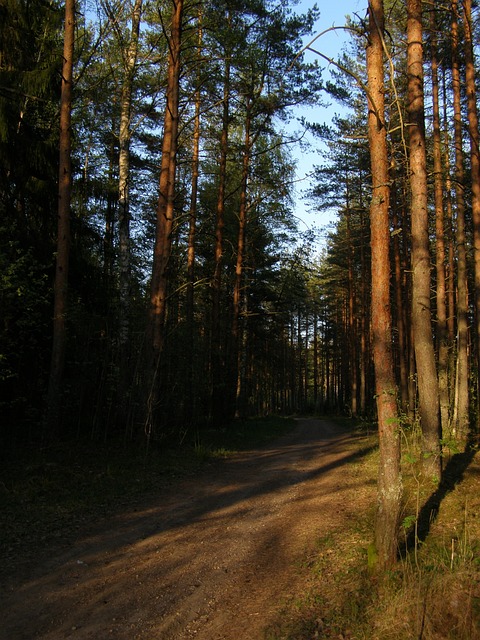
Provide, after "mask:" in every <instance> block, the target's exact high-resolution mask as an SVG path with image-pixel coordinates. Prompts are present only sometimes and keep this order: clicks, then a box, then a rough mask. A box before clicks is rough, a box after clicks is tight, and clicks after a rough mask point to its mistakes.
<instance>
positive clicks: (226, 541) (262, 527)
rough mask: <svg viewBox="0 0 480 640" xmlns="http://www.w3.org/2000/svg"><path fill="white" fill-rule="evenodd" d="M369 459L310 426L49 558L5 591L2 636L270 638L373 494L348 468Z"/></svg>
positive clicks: (341, 436)
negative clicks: (322, 543) (321, 542)
mask: <svg viewBox="0 0 480 640" xmlns="http://www.w3.org/2000/svg"><path fill="white" fill-rule="evenodd" d="M365 453H366V450H365V449H364V448H362V442H361V441H360V440H358V439H357V438H356V437H355V436H353V435H352V434H350V433H349V432H347V431H345V430H342V429H341V428H340V427H338V426H337V425H335V424H333V423H330V422H328V421H324V420H318V419H313V418H312V419H300V420H298V425H297V428H296V429H295V430H294V431H293V432H292V433H290V434H288V435H287V436H285V437H284V438H282V439H280V440H278V441H276V442H275V443H274V444H272V445H271V446H269V447H268V448H266V449H262V450H260V451H254V452H248V453H245V454H241V455H236V456H234V457H233V458H231V459H228V460H226V461H225V462H222V463H221V464H219V465H214V467H213V471H210V472H207V473H205V474H202V475H201V476H200V477H199V478H196V479H194V480H188V481H184V482H182V483H181V484H180V485H179V486H177V487H175V488H174V490H172V489H170V490H169V491H166V492H165V495H163V494H162V495H159V496H158V497H156V499H155V500H154V501H153V500H151V499H150V500H149V502H148V503H147V504H141V505H137V506H136V508H135V509H131V510H129V511H125V512H122V513H119V514H117V515H116V516H114V517H112V518H110V519H108V520H107V521H105V522H102V523H99V524H98V526H96V527H95V528H93V529H91V530H90V531H88V532H85V533H84V534H83V535H82V536H80V537H79V538H78V539H77V540H76V541H75V543H74V544H73V545H72V546H71V547H70V548H69V549H68V550H62V551H61V552H59V553H58V554H53V555H52V556H51V557H41V556H40V557H39V558H38V560H37V561H36V562H34V563H33V566H32V567H31V570H30V575H29V576H28V577H26V578H25V579H24V580H22V581H20V582H18V581H17V583H12V582H11V581H10V582H9V583H8V584H4V585H2V602H1V604H0V639H1V640H20V639H25V640H34V639H40V638H41V639H43V640H60V639H64V638H74V639H78V640H87V639H92V640H93V639H95V640H103V639H104V638H114V639H117V640H133V639H148V640H187V639H190V638H198V639H201V640H257V639H261V638H264V637H265V635H264V630H265V628H267V627H269V626H271V625H275V623H276V621H277V620H278V618H279V616H280V612H281V610H282V608H283V607H284V606H285V605H286V604H287V603H288V602H290V601H291V599H293V598H295V597H296V596H297V595H299V594H301V593H302V591H304V590H305V585H306V582H307V581H308V571H309V569H308V567H307V566H306V564H307V563H306V562H305V558H307V557H308V556H309V554H311V553H312V550H313V549H314V548H315V543H316V540H318V539H319V538H325V536H327V535H328V532H329V531H330V530H333V529H336V530H338V528H339V527H341V526H342V523H343V522H347V520H348V518H349V516H350V515H352V514H353V513H354V512H355V510H356V509H358V506H359V502H358V501H359V497H360V496H361V495H363V493H362V492H363V489H364V487H363V483H362V480H361V478H359V477H358V476H357V475H356V474H354V473H352V471H351V469H352V467H351V466H350V467H348V466H347V465H348V464H349V463H352V462H354V461H355V460H357V459H360V458H361V457H362V456H363V455H364V454H365ZM369 499H371V496H370V497H369Z"/></svg>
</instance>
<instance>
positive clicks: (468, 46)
mask: <svg viewBox="0 0 480 640" xmlns="http://www.w3.org/2000/svg"><path fill="white" fill-rule="evenodd" d="M463 9H464V32H465V76H466V92H467V110H468V132H469V134H470V168H471V175H472V217H473V260H474V267H475V270H474V278H475V328H476V345H477V351H476V368H477V371H478V369H479V366H480V148H479V143H480V135H479V131H478V111H477V91H476V86H475V66H474V57H473V34H472V0H463ZM476 414H477V424H476V430H477V431H478V427H479V424H480V376H479V375H477V411H476Z"/></svg>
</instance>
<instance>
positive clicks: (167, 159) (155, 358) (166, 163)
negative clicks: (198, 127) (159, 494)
mask: <svg viewBox="0 0 480 640" xmlns="http://www.w3.org/2000/svg"><path fill="white" fill-rule="evenodd" d="M172 10H173V12H172V23H171V31H170V37H169V47H168V49H169V53H168V76H167V93H166V107H165V119H164V127H163V144H162V161H161V166H160V181H159V197H158V206H157V227H156V234H155V246H154V251H153V266H152V280H151V286H150V314H149V344H148V347H149V349H150V354H149V356H150V357H149V368H150V371H149V380H148V389H147V393H148V398H147V406H146V420H145V436H146V438H147V441H148V440H149V439H150V436H151V434H152V429H153V427H154V423H155V410H156V407H157V403H158V400H159V391H160V390H159V388H158V374H159V366H160V359H161V355H162V350H163V347H164V342H165V316H166V304H167V289H168V263H169V259H170V253H171V248H172V230H173V222H174V213H175V211H174V204H175V202H174V201H175V173H176V165H177V157H176V156H177V134H178V101H179V77H180V53H181V43H182V16H183V0H173V1H172Z"/></svg>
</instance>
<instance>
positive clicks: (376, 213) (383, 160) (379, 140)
mask: <svg viewBox="0 0 480 640" xmlns="http://www.w3.org/2000/svg"><path fill="white" fill-rule="evenodd" d="M368 10H369V42H368V46H367V74H368V88H369V94H368V138H369V144H370V158H371V167H372V188H373V192H372V200H371V205H370V227H371V249H372V257H371V260H372V304H371V308H372V341H373V359H374V367H375V391H376V399H377V400H376V401H377V412H378V430H379V444H380V460H379V474H378V505H377V517H376V524H375V545H376V551H377V554H378V565H379V568H381V569H384V568H388V567H390V566H392V565H393V564H394V563H395V561H396V555H397V547H398V545H397V543H398V524H399V518H400V501H401V496H402V485H401V476H400V440H399V435H398V412H397V399H396V386H395V376H394V371H393V356H392V335H391V310H390V260H389V239H390V230H389V220H388V206H389V197H390V193H389V187H388V180H389V176H388V165H389V163H388V154H387V141H386V131H385V120H384V119H385V103H384V93H385V87H384V70H383V34H384V13H383V1H382V0H370V1H369V7H368Z"/></svg>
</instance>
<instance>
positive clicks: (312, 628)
mask: <svg viewBox="0 0 480 640" xmlns="http://www.w3.org/2000/svg"><path fill="white" fill-rule="evenodd" d="M365 438H366V439H367V441H368V443H370V444H374V443H375V440H376V436H375V435H367V434H366V435H365ZM414 444H415V443H414ZM411 447H412V442H411V440H409V441H405V443H404V456H403V464H402V471H403V478H404V485H405V496H404V516H403V518H404V519H403V523H402V536H404V537H407V536H408V534H409V531H408V530H407V529H406V528H404V527H403V525H405V527H408V526H410V527H413V529H415V524H416V521H417V520H418V518H419V517H420V515H421V514H420V512H421V509H422V506H424V505H427V506H428V507H430V506H431V504H434V512H433V516H435V517H434V519H433V520H431V522H430V523H429V527H428V532H427V533H426V534H425V535H424V536H423V539H420V538H418V537H417V539H416V540H415V537H413V543H412V546H411V547H409V549H408V551H407V552H406V553H404V554H403V556H402V557H401V559H400V560H399V562H398V565H397V566H396V568H395V569H394V570H393V571H390V572H387V573H386V574H385V575H383V576H377V575H374V574H372V573H371V572H370V571H369V569H368V547H369V545H370V543H371V542H372V535H373V534H372V532H373V522H374V517H375V504H376V490H375V486H374V484H375V480H376V473H377V463H378V451H373V452H372V453H370V454H369V455H367V456H365V457H364V458H363V459H362V460H360V461H356V462H355V463H353V464H352V465H351V467H350V469H349V470H347V471H346V472H347V473H348V472H350V473H352V474H355V477H356V478H357V479H358V483H359V484H362V486H364V487H365V491H362V492H361V494H360V495H358V497H357V498H356V500H357V501H358V508H357V510H356V513H355V515H354V516H353V517H350V518H349V521H348V526H347V528H342V529H341V530H334V531H332V532H331V533H330V534H329V535H328V537H326V538H324V539H319V540H317V541H316V551H315V553H314V554H313V555H312V557H309V558H306V559H305V562H306V563H308V566H309V567H310V578H309V581H308V584H307V585H306V586H305V592H304V595H303V597H302V598H301V599H299V600H297V601H295V602H290V603H289V604H288V605H287V606H286V607H285V610H284V612H283V615H282V619H281V621H280V622H279V623H278V624H277V625H276V626H275V628H272V629H269V630H268V631H267V633H266V636H265V638H266V640H315V639H331V640H333V639H336V640H338V639H343V640H478V639H480V453H478V452H476V453H475V452H473V454H472V455H470V456H469V457H468V465H466V464H464V463H463V460H462V459H461V458H460V459H458V458H457V459H455V457H454V456H450V455H449V456H448V458H447V459H446V460H445V468H446V470H447V476H449V477H447V478H446V483H445V489H442V490H441V491H439V492H438V493H437V494H436V498H437V499H436V500H433V503H432V501H431V500H430V501H429V498H431V494H432V490H431V487H428V485H426V484H425V483H423V481H422V479H421V477H419V474H418V466H417V465H416V464H414V463H412V460H413V459H414V456H413V454H412V450H411ZM406 452H408V453H406ZM452 459H453V463H452ZM455 467H457V468H456V469H455ZM369 487H370V489H369ZM433 516H432V517H433ZM410 540H412V536H410Z"/></svg>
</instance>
